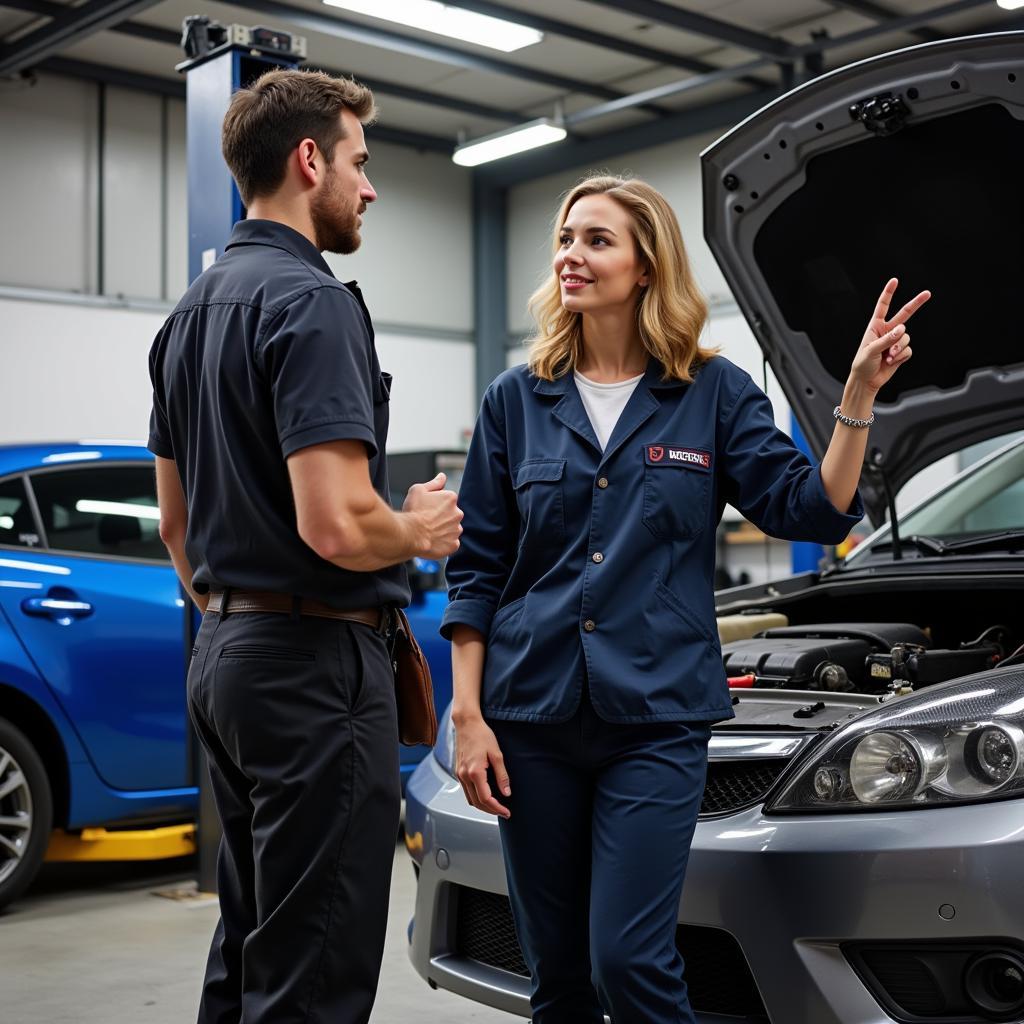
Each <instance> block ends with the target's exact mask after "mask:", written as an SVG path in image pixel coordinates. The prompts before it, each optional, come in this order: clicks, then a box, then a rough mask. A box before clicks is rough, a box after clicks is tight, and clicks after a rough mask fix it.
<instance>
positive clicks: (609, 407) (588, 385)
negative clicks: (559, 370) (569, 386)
mask: <svg viewBox="0 0 1024 1024" xmlns="http://www.w3.org/2000/svg"><path fill="white" fill-rule="evenodd" d="M573 374H574V376H575V377H576V389H577V390H578V391H579V393H580V398H582V399H583V407H584V408H585V409H586V410H587V415H588V416H589V417H590V422H591V424H592V425H593V427H594V433H595V434H597V439H598V441H600V443H601V451H604V450H605V448H606V447H607V446H608V438H609V437H611V436H612V431H613V430H614V429H615V424H616V423H618V422H619V416H621V415H622V410H623V409H625V408H626V403H627V402H628V401H629V396H630V395H631V394H633V391H634V390H635V389H636V386H637V384H639V383H640V381H641V380H642V379H643V376H644V375H643V374H642V373H641V374H639V375H638V376H636V377H630V378H629V380H619V381H616V382H615V383H614V384H598V383H597V382H596V381H592V380H589V379H588V378H587V377H584V376H583V374H582V373H580V372H579V370H574V371H573Z"/></svg>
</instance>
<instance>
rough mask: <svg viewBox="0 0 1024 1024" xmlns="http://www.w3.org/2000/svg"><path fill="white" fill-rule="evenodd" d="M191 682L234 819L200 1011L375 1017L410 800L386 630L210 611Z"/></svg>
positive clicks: (219, 789) (344, 1021)
mask: <svg viewBox="0 0 1024 1024" xmlns="http://www.w3.org/2000/svg"><path fill="white" fill-rule="evenodd" d="M188 690H189V710H190V713H191V716H192V721H193V723H194V725H195V728H196V730H197V732H198V733H199V737H200V740H201V741H202V743H203V746H204V747H205V748H206V751H207V753H208V755H209V763H210V776H211V779H212V782H213V793H214V798H215V800H216V804H217V810H218V812H219V815H220V819H221V824H222V826H223V839H222V840H221V846H220V852H219V857H218V864H217V885H218V889H219V895H220V908H221V918H220V921H219V922H218V924H217V928H216V931H215V933H214V937H213V943H212V946H211V948H210V956H209V960H208V963H207V969H206V979H205V982H204V986H203V995H202V1001H201V1005H200V1008H199V1024H300V1022H314V1021H315V1022H317V1024H319V1022H327V1021H329V1022H330V1024H364V1022H365V1021H366V1020H367V1019H368V1018H369V1016H370V1010H371V1007H372V1006H373V1000H374V997H375V995H376V991H377V980H378V976H379V973H380V962H381V956H382V953H383V947H384V934H385V928H386V924H387V911H388V896H389V889H390V882H391V865H392V862H393V859H394V853H395V839H396V836H397V835H398V821H399V808H400V800H401V785H400V781H399V763H398V761H399V758H398V725H397V716H396V712H395V692H394V679H393V676H392V672H391V665H390V659H389V656H388V651H387V646H386V643H385V641H384V639H383V638H382V637H381V636H379V635H378V634H377V633H376V631H374V630H373V629H372V628H371V627H369V626H365V625H362V624H359V623H351V622H344V621H338V620H334V619H324V618H314V617H312V616H300V615H295V616H291V615H279V614H274V613H266V612H258V613H232V614H229V615H217V614H214V613H211V612H208V613H207V614H206V615H205V616H204V618H203V624H202V627H201V629H200V631H199V636H198V642H197V645H196V650H195V651H194V653H193V657H192V664H191V666H190V669H189V676H188Z"/></svg>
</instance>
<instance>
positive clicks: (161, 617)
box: [0, 442, 451, 907]
mask: <svg viewBox="0 0 1024 1024" xmlns="http://www.w3.org/2000/svg"><path fill="white" fill-rule="evenodd" d="M430 454H431V455H433V453H430ZM400 469H401V467H399V470H400ZM399 475H401V471H399ZM431 475H433V474H431ZM158 526H159V513H158V511H157V501H156V490H155V475H154V471H153V457H152V455H151V454H150V453H149V452H148V451H147V450H146V449H145V448H143V447H141V446H139V445H135V444H112V443H110V442H101V443H96V444H90V443H87V442H82V443H74V444H38V445H20V446H6V447H0V907H3V906H4V905H6V904H7V903H9V902H10V901H11V900H13V899H14V898H15V897H17V896H18V895H19V893H21V892H22V891H23V890H24V889H25V887H26V886H27V885H28V884H29V883H30V882H31V881H32V879H33V877H34V876H35V874H36V872H37V870H38V869H39V866H40V864H41V863H42V861H43V859H44V857H45V856H46V853H47V847H48V845H49V844H50V840H51V833H52V831H53V830H54V829H61V830H64V831H66V832H72V833H77V832H79V831H80V830H82V829H86V828H89V827H93V826H116V829H117V830H118V832H117V833H116V835H118V836H122V833H123V831H124V830H135V829H141V828H145V829H147V830H148V829H153V828H154V827H159V826H165V825H169V824H171V823H180V822H191V821H193V820H194V819H195V816H196V811H197V804H198V788H197V782H196V779H197V775H196V763H197V762H196V756H195V755H196V748H195V740H194V737H193V735H192V731H191V727H190V726H189V723H188V716H187V713H186V710H185V673H186V666H187V657H188V653H189V651H190V650H191V638H192V636H193V633H194V630H195V629H196V626H197V622H196V619H197V617H198V616H197V613H194V609H193V608H192V607H191V604H190V603H186V601H185V600H184V599H183V596H182V591H181V588H180V587H179V585H178V580H177V578H176V576H175V573H174V569H173V568H172V566H171V563H170V560H169V558H168V556H167V552H166V550H165V548H164V546H163V543H162V542H161V540H160V537H159V532H158ZM410 569H411V572H410V577H411V580H412V583H413V592H414V593H413V603H412V606H411V607H410V608H409V609H408V614H409V620H410V622H411V623H412V626H413V629H414V631H415V632H416V634H417V636H418V637H419V638H420V640H421V643H422V646H423V649H424V653H425V654H426V656H427V659H428V661H429V663H430V667H431V671H432V675H433V677H434V683H435V687H436V691H437V693H436V699H437V704H438V707H439V708H441V709H443V708H444V707H445V706H446V705H447V704H448V702H449V701H450V699H451V667H450V660H449V655H448V649H447V644H446V643H445V642H444V641H442V640H441V638H440V637H439V636H438V631H437V628H438V624H439V622H440V620H441V615H442V612H443V610H444V606H445V604H446V602H447V596H446V594H445V593H444V591H443V590H442V587H443V572H442V567H441V566H439V565H437V564H436V563H420V564H418V565H413V566H410ZM425 753H426V748H425V747H412V748H409V747H403V748H402V752H401V756H402V773H403V785H404V780H405V779H406V778H407V777H408V774H409V773H411V771H412V769H413V768H414V767H415V765H416V764H417V763H418V762H419V761H420V760H421V759H422V757H423V756H424V754H425ZM112 834H114V833H112ZM157 849H159V847H158V848H157ZM134 855H137V854H134ZM164 855H166V854H164ZM51 856H52V854H51ZM115 856H116V854H115Z"/></svg>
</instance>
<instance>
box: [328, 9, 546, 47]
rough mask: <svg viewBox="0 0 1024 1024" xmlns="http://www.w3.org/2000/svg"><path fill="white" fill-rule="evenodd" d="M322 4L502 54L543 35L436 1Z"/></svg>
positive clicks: (530, 43) (528, 44)
mask: <svg viewBox="0 0 1024 1024" xmlns="http://www.w3.org/2000/svg"><path fill="white" fill-rule="evenodd" d="M324 3H325V4H329V5H330V6H331V7H340V8H341V9H342V10H345V11H355V13H356V14H367V15H369V16H370V17H371V18H380V19H381V20H383V21H393V22H396V23H397V24H399V25H408V26H409V27H410V28H418V29H422V30H423V31H424V32H434V33H436V34H437V35H440V36H448V37H450V38H451V39H461V40H463V41H464V42H467V43H477V44H478V45H480V46H489V47H491V49H493V50H503V51H504V52H505V53H511V52H512V51H513V50H520V49H522V48H523V47H524V46H532V45H533V44H534V43H539V42H540V41H541V40H542V39H543V38H544V33H543V32H538V31H537V30H536V29H533V28H527V27H526V26H525V25H517V24H516V23H515V22H514V21H504V20H503V19H501V18H492V17H490V16H489V15H487V14H477V13H476V12H475V11H466V10H463V9H462V8H461V7H451V6H449V5H448V4H442V3H438V2H437V0H324Z"/></svg>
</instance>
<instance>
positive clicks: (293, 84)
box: [221, 69, 377, 206]
mask: <svg viewBox="0 0 1024 1024" xmlns="http://www.w3.org/2000/svg"><path fill="white" fill-rule="evenodd" d="M342 110H351V111H352V113H353V114H355V116H356V117H357V118H359V120H360V122H361V123H362V124H369V123H370V122H371V121H372V120H373V119H374V117H375V116H376V114H377V110H376V107H375V106H374V102H373V93H372V92H370V90H369V89H367V88H366V86H365V85H360V83H359V82H356V81H354V80H353V79H351V78H335V77H334V76H333V75H328V74H325V73H324V72H323V71H292V70H288V69H279V70H277V71H268V72H267V73H266V74H265V75H261V76H260V77H259V78H258V79H257V80H256V81H255V82H253V83H252V85H250V86H248V88H245V89H239V90H238V92H236V93H235V95H234V96H232V97H231V103H230V104H229V105H228V112H227V114H226V115H225V117H224V127H223V130H222V132H221V150H222V152H223V154H224V160H225V161H226V162H227V165H228V167H229V169H230V170H231V174H232V176H233V177H234V179H235V184H237V185H238V191H239V193H240V194H241V196H242V202H243V203H245V205H246V206H248V205H249V204H250V203H251V202H252V201H253V199H256V198H259V197H261V196H268V195H271V194H272V193H274V192H276V191H277V189H278V188H279V187H280V186H281V183H282V182H283V181H284V176H285V170H286V168H287V164H288V157H289V156H290V154H291V152H292V150H293V149H295V147H296V146H297V145H298V144H299V143H300V142H301V141H302V140H303V139H312V140H313V141H314V142H315V143H316V144H317V146H318V147H319V149H320V152H321V153H323V155H324V156H325V157H326V158H327V159H328V160H330V159H332V158H333V156H334V147H335V146H336V145H337V143H338V140H339V139H342V138H344V136H345V132H344V129H343V128H342V126H341V112H342Z"/></svg>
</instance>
